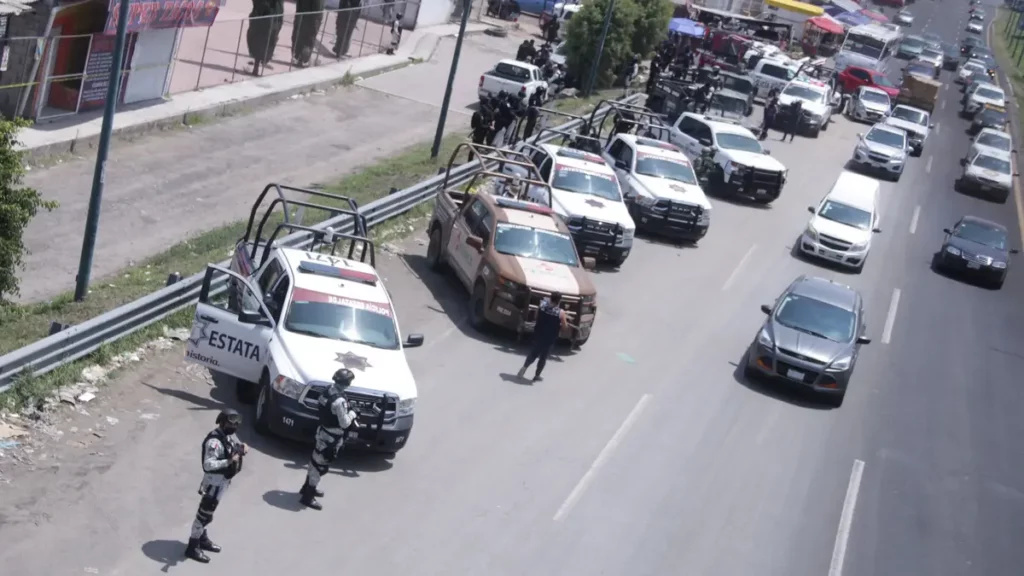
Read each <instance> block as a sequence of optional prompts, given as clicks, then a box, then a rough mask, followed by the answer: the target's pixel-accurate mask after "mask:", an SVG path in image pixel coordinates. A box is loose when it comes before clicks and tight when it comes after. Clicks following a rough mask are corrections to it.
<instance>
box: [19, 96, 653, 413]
mask: <svg viewBox="0 0 1024 576" xmlns="http://www.w3.org/2000/svg"><path fill="white" fill-rule="evenodd" d="M637 99H638V96H630V97H629V98H625V99H624V100H621V101H620V102H627V103H633V102H635V101H636V100H637ZM610 111H611V108H609V107H602V108H601V109H600V110H598V111H597V113H596V114H595V116H594V118H595V120H596V121H599V120H600V119H602V118H604V117H605V116H606V115H607V114H608V113H609V112H610ZM582 122H583V121H582V120H572V121H570V122H567V123H565V124H562V125H560V126H558V127H557V129H558V130H560V131H564V132H572V131H575V130H577V129H578V128H579V127H580V124H581V123H582ZM558 138H561V135H559V134H555V133H551V134H544V135H543V138H542V139H541V140H540V141H539V142H548V141H551V140H555V139H558ZM533 140H534V141H537V137H534V138H533ZM479 169H480V161H479V160H474V161H472V162H467V163H465V164H462V165H460V166H458V167H454V168H452V170H451V180H450V184H449V185H458V184H462V183H465V182H467V181H468V180H469V179H470V178H471V177H472V176H473V174H475V173H476V172H477V171H479ZM443 182H444V174H443V173H442V174H439V175H436V176H433V177H431V178H428V179H427V180H424V181H422V182H420V183H418V184H415V185H413V186H410V187H409V188H406V189H405V190H400V191H398V192H394V193H392V194H389V195H388V196H385V197H383V198H379V199H377V200H374V201H373V202H370V203H369V204H367V205H366V206H362V207H360V208H359V212H360V213H361V214H363V215H365V216H366V220H367V225H368V226H369V227H370V228H373V227H375V226H379V225H380V224H382V223H384V222H387V221H389V220H392V219H394V218H397V217H398V216H401V215H403V214H405V213H406V212H409V211H410V210H412V209H413V208H415V207H416V206H419V205H420V204H423V203H424V202H429V201H430V200H432V199H433V198H434V197H435V196H436V195H437V192H438V189H439V188H440V186H441V184H442V183H443ZM352 222H353V220H352V218H351V216H347V215H341V216H338V217H336V218H332V219H330V220H325V221H323V222H320V223H319V224H316V225H314V226H312V227H313V228H316V229H322V228H326V227H328V226H331V227H333V228H334V229H335V231H337V232H342V233H348V234H350V233H352V232H353V230H352ZM311 241H312V238H311V236H310V234H309V233H307V232H301V233H296V234H291V235H289V236H286V237H284V238H281V239H279V240H277V241H276V242H277V244H278V245H279V246H287V247H293V248H305V247H306V246H308V245H309V244H310V243H311ZM228 264H229V262H228V261H225V262H222V263H221V265H223V266H227V265H228ZM205 274H206V273H205V271H203V272H200V273H198V274H195V275H193V276H190V277H188V278H183V279H181V280H179V281H177V282H175V283H173V284H171V285H169V286H167V287H165V288H162V289H160V290H157V291H156V292H154V293H152V294H149V295H147V296H144V297H142V298H139V299H138V300H135V301H134V302H130V303H128V304H125V305H123V306H120V307H118V308H115V309H113V310H111V311H109V312H105V313H103V314H101V315H100V316H97V317H95V318H92V319H90V320H86V321H85V322H82V323H81V324H77V325H75V326H71V327H69V328H65V329H63V330H61V331H59V332H57V333H55V334H52V335H50V336H47V337H46V338H43V339H42V340H38V341H36V342H33V343H32V344H29V345H28V346H24V347H22V348H19V349H17V350H14V351H11V352H8V353H7V354H4V355H3V356H0V393H2V392H5V391H7V390H8V389H9V388H10V387H11V386H13V385H14V383H15V382H16V381H17V379H18V377H19V376H22V375H24V376H30V375H31V376H41V375H43V374H46V373H47V372H50V371H52V370H55V369H57V368H59V367H61V366H64V365H66V364H70V363H71V362H74V361H76V360H80V359H82V358H84V357H86V356H88V355H89V354H91V353H93V352H95V351H96V350H98V349H99V348H100V347H102V346H104V345H106V344H109V343H111V342H115V341H117V340H120V339H121V338H124V337H126V336H128V335H130V334H132V333H134V332H136V331H138V330H141V329H143V328H145V327H147V326H149V325H151V324H154V323H156V322H159V321H160V320H162V319H164V318H166V317H167V316H169V315H171V314H173V313H175V312H177V311H179V310H183V309H185V308H187V307H189V306H191V305H193V304H195V303H196V301H197V300H198V299H199V291H200V289H201V288H202V285H203V278H204V276H205ZM220 283H221V284H225V281H224V278H221V279H220ZM211 289H215V290H216V289H223V286H211Z"/></svg>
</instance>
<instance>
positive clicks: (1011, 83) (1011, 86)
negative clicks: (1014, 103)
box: [1006, 82, 1013, 98]
mask: <svg viewBox="0 0 1024 576" xmlns="http://www.w3.org/2000/svg"><path fill="white" fill-rule="evenodd" d="M1006 91H1007V92H1009V93H1010V97H1011V98H1013V82H1010V83H1009V84H1007V85H1006Z"/></svg>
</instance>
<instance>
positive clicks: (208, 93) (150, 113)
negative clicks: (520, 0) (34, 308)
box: [19, 23, 491, 157]
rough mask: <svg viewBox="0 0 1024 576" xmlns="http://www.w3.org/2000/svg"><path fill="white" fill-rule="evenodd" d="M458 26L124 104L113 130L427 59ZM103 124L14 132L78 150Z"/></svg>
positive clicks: (90, 119) (86, 120) (92, 119)
mask: <svg viewBox="0 0 1024 576" xmlns="http://www.w3.org/2000/svg"><path fill="white" fill-rule="evenodd" d="M490 27H491V26H489V25H487V24H483V23H470V24H469V25H467V27H466V32H467V33H475V32H482V31H483V30H486V29H487V28H490ZM458 30H459V26H458V25H457V24H442V25H439V26H431V27H428V28H422V29H419V30H411V31H408V32H406V33H405V34H404V35H403V38H402V45H401V46H400V47H399V49H398V51H397V52H396V54H394V55H393V56H389V55H387V54H372V55H369V56H364V57H362V58H352V59H349V60H342V61H340V62H338V63H335V64H328V65H321V66H318V67H312V68H305V69H300V70H294V71H292V72H287V73H280V74H274V75H271V76H264V77H260V78H253V79H252V80H247V81H244V82H236V83H234V84H226V85H222V86H216V87H213V88H207V89H204V90H199V91H194V92H187V93H183V94H178V95H176V96H174V97H173V98H172V99H169V100H164V101H161V102H156V103H149V104H140V105H137V106H125V107H123V108H122V109H121V110H119V111H118V113H117V115H116V116H115V117H114V132H115V133H116V134H131V133H137V132H141V131H145V130H148V129H151V128H154V127H159V126H168V125H178V124H182V123H184V122H183V121H184V120H185V118H186V116H193V115H210V114H213V115H222V114H225V113H228V112H230V111H232V110H237V109H240V108H250V107H257V106H260V105H265V104H268V103H272V102H275V101H280V100H285V99H287V98H288V97H290V96H292V95H294V94H299V93H303V92H311V91H314V90H321V89H324V88H327V87H330V86H333V85H337V84H341V83H342V82H343V81H345V78H346V76H347V77H349V78H358V77H365V76H369V75H373V74H379V73H382V72H386V71H389V70H394V69H396V68H400V67H403V66H407V65H409V64H410V63H417V62H420V61H426V60H429V59H430V58H431V56H432V55H433V53H434V51H435V50H436V49H437V46H438V43H439V42H440V40H441V38H443V37H448V36H454V35H456V34H458ZM102 123H103V117H102V113H99V112H97V113H94V114H82V115H78V116H75V117H73V118H70V119H68V120H66V121H54V122H49V123H46V124H39V125H36V126H32V127H30V128H26V129H25V130H22V132H21V134H20V135H19V139H20V141H21V146H20V149H22V150H25V151H27V152H28V153H29V154H30V156H34V157H45V156H51V155H54V154H63V153H69V152H78V153H81V151H82V147H83V146H90V147H91V146H94V145H95V142H97V141H98V139H99V134H100V128H101V126H102Z"/></svg>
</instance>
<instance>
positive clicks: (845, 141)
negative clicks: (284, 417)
mask: <svg viewBox="0 0 1024 576" xmlns="http://www.w3.org/2000/svg"><path fill="white" fill-rule="evenodd" d="M942 7H943V5H942V4H935V3H932V2H919V3H917V4H915V5H914V9H915V12H916V15H917V22H918V25H917V27H918V29H920V28H923V27H924V26H927V27H928V30H929V31H936V32H938V33H940V34H942V35H943V36H944V37H945V38H947V39H950V40H952V39H953V37H954V35H955V34H956V33H957V31H958V30H959V28H962V23H963V21H962V20H961V21H960V22H957V18H956V17H952V16H946V18H950V20H948V21H946V20H943V21H941V22H940V21H938V17H936V18H935V19H931V18H930V16H931V13H932V12H933V11H937V10H939V9H941V8H942ZM965 9H966V8H965ZM956 10H957V11H959V10H960V7H959V5H957V9H956ZM990 10H991V9H990ZM929 20H931V21H929ZM946 77H948V73H946ZM958 96H959V93H958V92H957V91H956V88H955V87H952V88H950V89H949V90H948V91H943V93H942V104H940V106H939V108H938V109H937V112H936V115H935V118H934V120H933V121H934V122H935V124H936V129H935V131H934V132H933V136H932V137H931V138H930V139H929V141H928V143H927V146H926V150H925V153H924V155H923V156H922V157H921V158H918V159H911V163H910V166H909V167H908V169H907V171H906V173H905V175H904V177H903V179H902V180H901V182H900V183H899V184H898V185H893V184H890V183H884V184H883V185H882V198H883V200H882V202H883V204H882V221H881V227H882V230H883V231H882V233H881V234H880V235H879V236H878V237H877V238H876V241H875V244H874V245H873V248H872V252H871V257H870V259H869V261H868V263H867V267H866V269H865V270H864V272H863V273H862V274H860V275H851V274H847V273H844V272H841V271H834V270H830V269H825V268H822V267H820V266H818V265H816V264H813V263H809V262H804V261H802V260H800V259H797V258H794V257H793V256H792V255H791V248H792V243H793V241H794V240H795V239H796V237H797V236H798V234H799V233H800V232H801V230H802V229H803V227H804V225H805V223H806V220H807V217H808V214H807V212H806V206H808V205H812V204H815V203H816V202H817V201H818V200H820V198H821V197H822V196H823V195H824V194H825V193H826V192H827V191H828V187H829V185H830V184H831V183H832V181H833V180H834V179H835V177H836V176H837V175H838V173H839V171H840V169H841V168H842V166H843V165H844V163H845V162H846V160H847V159H848V158H849V154H850V153H851V152H852V149H853V146H854V142H855V139H856V134H857V133H858V132H863V131H864V130H865V129H866V126H863V125H857V124H853V123H850V122H849V121H847V120H845V119H837V120H836V122H835V123H834V124H833V125H832V126H831V127H830V129H829V130H828V131H827V132H825V133H823V134H822V135H821V138H819V139H817V140H809V139H797V141H796V142H795V143H792V144H790V143H785V144H782V143H779V142H778V141H777V140H773V141H771V142H769V144H768V145H769V147H770V148H771V149H772V152H773V155H774V156H775V157H777V158H779V159H780V160H781V161H782V162H783V163H784V164H786V165H787V166H788V167H789V168H790V181H789V183H788V185H787V187H786V190H785V192H784V193H783V195H782V197H781V198H780V199H779V200H778V201H777V202H776V203H775V204H774V205H773V206H772V207H771V208H768V209H760V208H753V207H749V206H743V205H737V204H732V203H729V202H725V201H721V200H717V201H714V204H715V207H714V210H715V211H714V216H713V223H712V230H711V232H710V234H709V235H708V237H707V238H706V239H705V240H703V241H702V242H701V244H700V246H699V247H698V248H679V247H676V246H671V245H665V244H662V243H659V242H656V241H641V243H640V245H639V246H638V248H637V249H636V250H635V251H634V253H633V254H632V255H631V256H630V259H629V260H628V261H627V263H626V264H625V266H624V267H623V268H622V271H621V272H618V273H599V274H597V276H596V282H597V285H598V289H599V294H600V296H599V305H600V308H601V310H600V314H599V318H598V323H597V327H596V331H595V333H594V335H593V337H592V338H591V340H590V342H589V343H588V344H587V346H586V347H585V348H584V349H583V351H581V352H579V353H576V354H570V353H568V352H565V353H564V355H563V356H561V357H560V359H559V360H556V361H553V362H551V363H550V365H549V367H548V369H547V371H546V372H545V376H546V379H545V381H543V382H541V383H538V384H536V385H532V386H526V385H521V384H518V383H516V382H515V381H514V380H513V379H512V378H511V377H510V375H511V374H513V373H514V372H515V371H516V369H517V368H518V366H519V364H520V363H521V358H522V356H521V351H516V350H514V349H513V348H514V347H513V346H512V344H511V343H510V342H509V340H507V339H505V338H501V337H494V338H484V337H480V336H479V335H477V334H476V333H474V332H473V331H472V330H471V329H469V328H468V327H466V326H465V323H464V322H463V318H464V304H463V303H464V301H465V299H466V296H465V294H464V293H463V292H460V289H459V288H457V287H456V286H455V283H454V282H453V281H451V280H449V279H445V278H438V277H437V276H435V275H433V274H432V273H430V272H427V271H425V270H424V266H423V257H422V255H423V252H424V250H425V247H424V246H422V245H421V244H420V243H419V242H417V241H415V240H412V241H410V242H409V243H408V244H407V247H408V248H409V251H410V253H409V254H407V255H405V256H403V257H401V258H392V259H389V260H387V261H385V262H384V263H383V264H382V265H381V268H382V271H383V273H384V275H385V276H386V278H387V280H388V283H389V288H390V289H391V291H392V294H393V298H394V299H395V301H396V303H397V307H398V311H399V318H400V319H401V320H402V323H403V328H404V330H405V331H406V332H424V333H425V334H426V335H427V338H428V340H427V345H426V346H424V347H423V348H420V349H415V350H411V351H410V352H409V358H410V361H411V363H412V367H413V370H414V373H415V374H416V375H417V378H418V381H419V384H420V393H421V400H420V404H419V405H418V407H417V408H418V423H417V427H416V430H415V433H414V434H413V439H412V440H411V443H410V445H409V446H408V448H407V449H405V450H404V451H403V452H401V453H399V454H398V456H397V457H396V458H395V459H394V460H393V461H392V462H388V461H379V460H374V459H367V458H348V459H346V460H344V461H343V462H342V465H341V466H339V469H338V470H336V472H337V473H335V474H332V475H330V476H329V477H328V478H327V479H326V480H325V481H324V484H323V485H322V486H323V488H324V489H325V490H326V491H327V492H328V495H327V497H326V498H324V499H323V502H324V505H325V510H324V511H322V512H315V511H309V510H300V509H299V508H298V506H297V505H296V500H297V495H296V494H295V491H297V489H298V488H299V486H300V485H301V483H302V476H303V471H302V470H301V469H299V468H298V466H297V464H296V463H300V464H301V463H302V462H304V461H305V458H306V457H307V452H305V451H303V450H301V449H297V448H295V447H293V446H290V445H286V444H283V443H280V442H274V441H266V440H261V439H259V438H256V437H253V436H252V435H251V433H249V432H248V430H245V431H243V435H244V438H243V439H244V440H246V441H250V442H252V443H253V446H254V448H255V450H254V451H253V453H252V454H251V456H250V458H249V459H247V460H246V470H245V471H244V472H243V474H242V475H241V476H239V477H238V479H236V481H235V483H234V485H233V486H232V487H231V492H230V493H229V494H228V495H227V498H226V500H225V501H224V503H223V504H222V506H221V508H220V509H219V510H218V512H217V516H216V519H215V521H214V523H213V525H212V526H211V528H210V531H211V535H212V536H213V537H214V539H215V540H217V541H218V542H219V543H220V544H222V545H223V546H224V548H225V551H224V552H223V553H221V554H220V555H218V556H217V557H215V558H214V560H213V561H214V563H215V564H214V565H213V566H209V567H203V566H199V565H197V564H195V563H192V562H187V561H183V560H181V558H180V555H181V551H182V550H183V548H184V542H183V540H184V538H186V532H187V525H188V523H189V522H190V521H191V517H192V514H193V513H194V507H195V505H196V503H197V497H196V495H195V492H194V490H195V488H196V486H197V485H198V482H199V470H198V458H197V453H198V450H199V443H200V440H201V438H202V436H203V434H204V433H205V431H206V429H207V428H209V427H210V426H211V425H212V418H213V416H212V414H213V412H212V410H216V409H217V408H218V407H219V406H220V405H221V402H222V401H224V400H225V399H227V398H230V396H231V393H230V391H229V390H226V389H224V388H223V387H221V388H218V387H212V388H209V389H206V388H205V387H204V386H203V385H202V384H199V385H196V384H195V383H194V382H189V381H188V379H187V378H186V377H185V376H183V374H184V372H185V371H183V369H182V361H181V360H180V356H175V357H168V358H164V359H160V360H158V361H157V363H155V364H151V365H147V366H146V367H143V368H142V369H139V370H137V371H135V372H134V373H132V374H130V375H129V376H128V377H127V378H126V379H125V380H124V381H123V382H122V383H121V385H122V386H124V389H125V390H128V391H126V392H123V394H125V397H126V398H129V397H130V396H129V395H130V394H131V393H132V392H130V390H132V388H131V386H132V385H135V386H136V387H137V388H138V389H145V387H144V386H142V384H145V385H146V386H147V387H149V388H152V389H154V390H158V391H160V392H162V394H163V396H164V399H163V400H152V401H151V400H149V399H147V400H146V402H152V403H151V404H145V405H143V407H141V408H139V407H138V406H128V408H127V409H126V411H127V413H129V414H130V413H131V411H133V410H134V411H135V412H139V411H146V410H150V409H152V407H153V406H154V405H156V406H159V407H160V409H161V410H163V414H162V416H161V417H160V418H159V419H157V420H149V421H147V422H143V421H142V420H137V423H136V424H134V425H130V424H126V426H128V428H126V429H125V430H124V431H123V432H122V433H121V434H122V436H123V439H122V440H120V441H118V442H116V443H114V444H113V445H111V446H109V447H107V448H105V449H104V450H103V452H104V453H105V456H103V457H102V458H101V459H100V460H98V461H96V462H98V463H95V464H93V465H86V464H76V463H74V462H69V463H66V464H64V466H63V467H62V468H61V469H60V470H58V471H57V472H55V473H52V474H50V476H51V477H48V476H47V475H45V474H43V473H40V474H39V475H38V476H33V477H27V478H26V479H23V480H28V481H31V483H32V486H31V490H30V489H29V488H26V487H25V486H24V485H22V486H21V487H15V486H11V487H5V488H4V490H13V489H15V488H16V489H17V490H18V492H17V494H18V496H17V497H15V498H11V499H5V501H4V502H0V514H2V516H0V519H3V520H4V523H3V524H2V525H0V542H3V543H4V547H3V548H2V549H0V562H2V565H3V566H4V567H5V571H9V572H10V573H12V574H53V575H62V574H76V573H81V572H82V570H83V567H88V568H93V569H95V570H96V572H94V573H99V574H119V575H132V576H135V575H141V574H155V573H157V572H158V571H159V570H161V569H162V568H163V569H167V570H168V571H169V572H171V573H174V574H203V573H206V572H207V571H209V570H217V571H218V573H219V574H223V575H224V576H235V575H243V574H252V573H260V574H271V573H284V572H296V571H298V570H301V571H307V572H314V571H322V570H328V571H331V572H339V573H351V574H368V573H372V574H381V575H396V576H397V575H403V576H404V575H406V574H417V575H423V576H427V575H435V574H436V575H445V576H449V575H452V574H474V575H475V574H488V575H495V576H497V575H504V574H508V575H516V576H518V575H521V574H544V575H547V574H564V575H584V574H610V575H620V574H630V575H635V576H646V575H665V574H686V575H691V574H692V575H701V576H705V575H707V576H717V575H721V576H734V575H741V574H742V575H780V576H813V575H823V574H830V575H834V576H839V575H841V574H845V575H847V576H878V575H881V574H907V575H909V574H915V575H916V574H928V575H929V576H940V575H950V576H966V575H979V576H980V575H984V576H993V575H1011V574H1019V573H1020V566H1021V565H1024V549H1022V548H1021V546H1020V544H1019V540H1020V535H1021V534H1022V533H1024V466H1022V465H1021V461H1022V459H1021V455H1022V454H1021V449H1020V448H1019V446H1020V444H1019V438H1020V437H1022V435H1024V419H1022V418H1020V414H1021V413H1022V411H1024V392H1022V391H1021V388H1020V386H1019V382H1020V380H1021V378H1020V374H1021V372H1022V370H1024V357H1022V356H1021V353H1020V351H1021V350H1022V349H1024V346H1022V344H1024V335H1022V331H1021V329H1020V326H1022V325H1024V322H1022V320H1024V309H1022V308H1021V306H1020V302H1021V295H1022V292H1024V266H1022V265H1021V263H1017V265H1016V266H1011V270H1010V275H1009V279H1008V280H1007V282H1006V285H1005V286H1004V288H1003V289H1002V290H1001V291H991V290H987V289H984V288H979V287H975V286H970V285H967V284H964V283H962V282H959V281H957V280H954V279H950V278H945V277H943V276H939V275H937V274H935V273H933V272H931V271H930V270H929V261H930V259H931V255H932V253H933V252H934V251H935V250H936V249H937V248H938V246H939V243H940V242H941V239H942V228H943V227H946V226H948V225H950V224H951V223H952V222H953V221H955V219H957V218H958V217H960V216H961V215H963V214H965V213H970V214H975V215H979V216H983V217H986V218H991V219H993V220H997V221H1000V222H1003V223H1005V224H1007V225H1008V226H1009V227H1010V228H1011V229H1012V230H1014V231H1015V234H1016V232H1017V231H1019V230H1021V228H1020V224H1021V223H1020V222H1018V221H1017V219H1016V217H1015V213H1016V212H1015V206H1014V203H1013V202H1011V203H1009V204H1007V205H996V204H989V203H986V202H984V201H981V200H977V199H973V198H969V197H966V196H961V195H959V194H957V193H955V192H953V190H952V183H953V180H954V178H955V177H956V173H957V171H958V170H959V166H958V164H957V159H958V158H959V157H961V156H962V155H963V154H964V152H965V150H966V147H967V136H966V135H965V134H964V130H965V129H966V123H965V121H963V120H960V119H959V118H957V115H956V103H957V100H958ZM777 136H778V135H777V134H774V135H773V138H777ZM1016 201H1019V196H1017V200H1016ZM1015 237H1016V236H1015ZM802 273H806V274H815V275H821V276H825V277H831V278H835V279H838V280H839V281H842V282H845V283H847V284H849V285H851V286H854V287H855V288H857V289H858V290H860V291H861V292H862V294H863V295H864V298H865V302H866V310H867V316H868V335H869V336H870V337H872V338H873V339H874V341H873V343H872V344H871V345H869V346H867V347H866V348H865V349H864V351H863V353H862V355H861V357H860V361H859V364H858V366H857V370H856V373H855V376H854V380H853V383H852V385H851V389H850V392H849V394H848V396H847V399H846V403H845V404H844V406H843V407H842V408H841V409H838V410H834V409H825V408H824V407H822V406H819V405H817V404H816V403H814V402H813V401H812V400H811V399H808V398H804V397H800V396H793V395H791V394H788V393H784V392H782V391H780V390H778V389H775V388H772V387H764V386H760V385H755V384H751V383H748V382H745V381H744V380H743V379H742V377H740V376H739V370H737V367H736V366H737V364H738V363H740V362H741V360H742V356H743V353H744V350H745V348H746V346H747V345H748V344H749V342H750V340H751V339H752V338H753V337H754V335H755V333H756V330H757V328H758V326H759V325H760V322H761V321H762V319H763V315H762V314H761V313H760V311H759V310H758V307H759V305H760V304H762V303H768V302H771V301H772V300H773V299H774V297H776V296H777V295H778V293H779V292H780V291H781V290H782V289H783V288H784V287H785V286H786V285H787V284H788V283H789V282H790V281H791V280H792V279H793V278H794V277H796V276H797V275H799V274H802ZM417 277H420V278H419V279H417ZM897 294H898V296H896V295H897ZM161 362H163V364H162V365H161V364H160V363H161ZM167 396H170V397H173V398H171V399H167V398H166V397H167ZM179 399H180V400H179ZM182 400H184V401H182ZM125 419H127V418H125ZM101 456H102V455H101ZM84 458H85V456H83V459H84ZM83 461H84V460H83ZM33 490H34V491H33ZM7 493H9V494H14V492H7ZM12 500H13V503H11V502H12ZM42 548H45V549H46V553H45V554H43V553H39V550H40V549H42Z"/></svg>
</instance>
